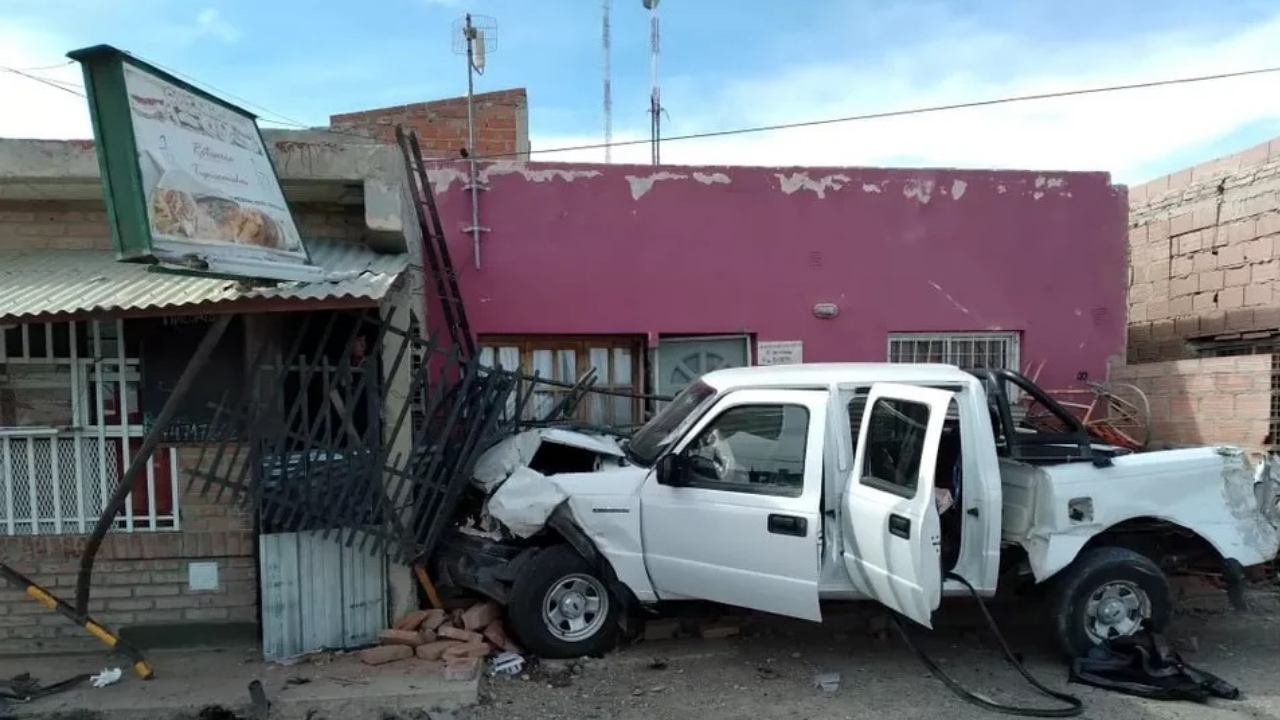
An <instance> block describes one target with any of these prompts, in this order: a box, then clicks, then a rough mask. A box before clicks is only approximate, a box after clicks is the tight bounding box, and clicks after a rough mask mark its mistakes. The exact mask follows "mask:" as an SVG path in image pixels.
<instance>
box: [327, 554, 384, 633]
mask: <svg viewBox="0 0 1280 720" xmlns="http://www.w3.org/2000/svg"><path fill="white" fill-rule="evenodd" d="M333 542H335V544H336V541H333ZM342 599H343V607H342V628H343V639H344V641H345V642H346V647H357V646H359V645H364V644H366V643H370V642H373V641H374V640H375V639H377V637H378V632H379V631H380V630H382V629H383V628H384V627H386V625H387V561H386V558H385V557H384V556H383V555H382V554H378V555H370V554H369V553H368V552H367V551H366V550H361V549H360V546H359V545H358V544H353V545H352V547H350V548H347V547H343V548H342Z"/></svg>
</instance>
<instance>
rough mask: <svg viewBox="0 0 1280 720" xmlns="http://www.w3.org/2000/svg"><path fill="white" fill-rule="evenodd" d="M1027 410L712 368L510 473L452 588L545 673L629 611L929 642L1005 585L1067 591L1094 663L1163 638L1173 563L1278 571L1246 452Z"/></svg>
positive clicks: (917, 384)
mask: <svg viewBox="0 0 1280 720" xmlns="http://www.w3.org/2000/svg"><path fill="white" fill-rule="evenodd" d="M1022 393H1030V394H1032V395H1037V394H1038V395H1039V397H1035V398H1033V399H1034V400H1036V401H1039V402H1041V404H1043V405H1045V406H1046V407H1048V408H1049V409H1050V411H1051V412H1054V411H1055V408H1054V406H1055V403H1053V401H1052V399H1051V398H1048V397H1047V396H1045V395H1044V394H1043V392H1042V391H1040V390H1039V388H1037V387H1035V386H1034V384H1033V383H1030V381H1027V380H1026V379H1025V378H1022V377H1021V376H1020V375H1017V374H1016V373H983V374H972V373H968V372H965V371H963V370H961V369H959V368H956V367H953V366H948V365H925V364H911V365H906V364H887V363H840V364H805V365H792V366H779V367H767V368H764V367H753V368H736V369H729V370H721V371H717V372H713V373H709V374H707V375H705V376H704V377H703V378H702V379H701V380H700V381H698V382H696V383H695V384H694V385H692V386H690V387H689V388H687V389H686V390H685V391H684V392H682V393H681V394H680V395H679V396H678V397H676V398H675V399H674V400H673V401H672V402H671V403H669V404H668V405H667V406H666V407H665V408H664V409H663V410H662V411H661V412H660V413H658V414H657V415H656V416H655V417H654V418H653V419H652V420H651V421H650V422H649V423H647V424H646V425H645V426H644V427H643V428H641V429H640V430H639V431H637V432H636V433H635V434H634V435H632V436H631V437H630V438H628V439H626V440H625V441H623V442H622V443H619V444H617V445H616V448H617V451H616V452H611V451H609V450H608V449H607V448H606V449H605V450H604V451H601V452H598V453H597V458H596V460H595V462H594V464H593V465H592V466H591V468H590V469H589V470H587V471H571V472H550V471H547V469H546V468H543V469H542V470H538V469H534V468H533V467H531V466H530V465H531V463H525V464H523V465H522V464H521V463H520V462H507V463H506V466H510V467H511V468H512V470H511V472H510V473H509V477H507V478H505V479H504V481H502V482H497V483H493V482H489V483H487V484H486V488H487V493H488V498H487V501H486V507H487V508H488V510H489V511H490V512H491V513H492V515H493V518H494V519H496V521H497V524H498V525H499V526H500V527H501V526H504V525H505V526H506V527H509V528H516V527H520V528H522V530H521V532H520V533H518V536H515V537H513V536H512V533H506V534H503V533H501V532H500V533H499V536H498V537H496V538H494V537H489V538H484V539H481V538H477V537H475V536H471V537H469V538H466V539H463V540H461V541H457V542H453V543H451V544H449V546H448V547H449V549H447V550H446V551H445V552H443V553H442V556H443V558H444V560H443V562H441V563H440V564H441V567H440V570H439V571H438V572H442V573H444V575H445V576H446V577H447V578H448V579H449V580H452V581H453V582H455V583H457V584H461V585H463V586H465V587H470V588H472V589H474V590H477V591H480V592H483V593H484V594H486V595H489V596H490V597H493V598H494V599H496V600H498V601H500V602H502V603H504V604H505V605H506V606H507V613H508V618H509V623H510V625H511V627H512V629H513V631H514V632H515V633H516V635H517V636H518V637H519V638H520V639H521V640H522V641H523V642H524V643H525V644H526V645H527V646H529V647H530V649H532V650H534V651H535V652H537V653H539V654H542V655H544V656H577V655H583V654H590V653H592V652H600V651H602V649H607V646H609V645H611V644H612V643H613V642H614V641H615V640H616V631H615V626H616V625H617V624H618V623H619V622H620V621H621V620H622V619H623V618H624V617H625V616H629V615H632V614H635V613H637V612H643V609H644V608H645V607H648V606H653V605H655V604H657V603H662V602H669V601H680V600H704V601H712V602H718V603H723V604H726V605H732V606H738V607H743V608H750V609H754V610H760V611H764V612H770V613H775V614H779V615H785V616H790V617H796V618H803V619H808V620H814V621H821V619H822V603H823V601H827V600H871V601H875V602H878V603H880V604H881V605H883V606H885V607H886V608H888V609H889V610H892V611H894V612H896V613H899V614H901V615H903V616H905V617H907V618H910V619H911V620H913V621H915V622H917V623H919V624H921V625H924V626H927V627H928V626H931V625H932V618H933V614H934V612H935V611H937V609H938V608H939V606H940V602H941V599H942V597H943V596H944V595H949V594H968V593H969V592H970V589H969V588H968V587H966V584H967V585H969V586H971V587H972V589H973V590H974V591H976V592H977V593H978V594H980V595H984V596H991V595H993V594H995V592H996V590H997V587H998V586H999V585H1001V583H1002V582H1008V581H1010V579H1011V578H1022V579H1023V581H1024V582H1025V583H1026V584H1028V585H1030V586H1048V585H1052V586H1053V587H1052V588H1051V590H1052V592H1051V593H1050V595H1051V596H1052V597H1053V599H1052V601H1051V604H1052V605H1053V608H1052V619H1053V620H1054V622H1055V624H1056V626H1057V627H1058V631H1059V639H1060V641H1061V643H1062V645H1063V649H1064V650H1065V651H1067V652H1068V653H1069V654H1080V653H1082V652H1084V651H1085V650H1087V648H1088V647H1089V646H1091V645H1092V644H1097V643H1099V642H1102V641H1103V640H1105V639H1107V638H1108V637H1114V636H1116V635H1120V634H1128V633H1131V632H1133V631H1134V630H1136V629H1137V627H1138V626H1139V625H1140V624H1141V622H1143V621H1150V622H1152V623H1153V624H1155V625H1157V626H1159V625H1162V624H1163V623H1164V622H1166V621H1167V619H1168V615H1169V614H1170V611H1171V603H1172V600H1171V598H1172V593H1171V592H1170V590H1169V584H1168V578H1167V576H1166V570H1167V569H1168V568H1166V567H1165V566H1164V564H1163V563H1164V561H1165V560H1167V559H1168V558H1169V557H1170V556H1174V555H1176V556H1177V557H1178V558H1181V557H1182V555H1186V556H1188V557H1190V556H1194V558H1193V559H1192V560H1190V561H1191V562H1195V563H1201V564H1203V563H1206V562H1207V563H1209V564H1211V565H1214V566H1215V567H1217V568H1219V569H1221V568H1222V567H1227V568H1241V567H1247V566H1251V565H1257V564H1260V563H1263V562H1266V561H1268V560H1270V559H1271V558H1273V557H1274V556H1275V553H1276V548H1277V535H1276V517H1275V516H1276V513H1275V500H1274V497H1275V483H1274V482H1273V481H1272V480H1271V479H1270V476H1269V475H1268V474H1267V473H1261V474H1260V476H1259V478H1255V477H1254V476H1253V474H1252V473H1251V472H1250V468H1249V466H1248V463H1247V461H1246V460H1245V457H1244V454H1243V453H1242V452H1240V451H1239V450H1237V449H1234V448H1193V449H1190V450H1180V451H1172V452H1152V453H1136V454H1134V453H1125V452H1124V451H1122V450H1119V449H1118V448H1108V447H1100V446H1096V445H1095V444H1094V443H1093V442H1092V441H1091V440H1090V438H1089V437H1088V435H1087V433H1085V432H1084V431H1083V430H1084V429H1083V427H1082V426H1081V427H1077V426H1076V425H1072V421H1073V418H1072V417H1071V416H1070V413H1067V412H1066V411H1063V410H1061V408H1056V411H1061V412H1062V414H1063V415H1064V417H1063V418H1062V423H1063V427H1064V431H1063V432H1061V433H1044V432H1039V431H1035V430H1034V429H1029V428H1027V427H1026V426H1025V424H1023V423H1020V422H1019V421H1018V420H1017V419H1016V418H1015V417H1014V412H1013V411H1012V409H1011V408H1013V405H1014V403H1013V402H1011V400H1010V398H1011V397H1012V396H1015V395H1020V394H1022ZM1018 407H1022V405H1020V404H1019V405H1018ZM1075 422H1076V424H1077V425H1078V421H1075ZM561 440H563V438H561ZM595 440H596V441H597V445H598V444H599V443H598V438H597V439H595ZM579 444H580V445H583V446H586V445H589V444H590V443H586V442H583V443H579ZM494 452H506V451H505V450H503V449H502V448H495V451H494ZM525 459H529V458H525ZM482 464H483V463H482ZM532 464H536V463H532ZM1170 493H1176V494H1177V497H1171V496H1170ZM504 494H505V495H507V496H510V497H504ZM517 494H518V495H517ZM516 499H518V500H519V502H518V503H515V502H512V500H516ZM509 508H518V511H519V513H521V517H523V518H526V519H527V517H528V516H529V514H530V513H531V512H532V515H533V517H535V519H536V518H537V517H545V522H544V523H543V524H542V525H541V526H538V524H537V523H536V522H534V523H533V524H529V523H528V522H525V521H524V520H521V523H523V524H518V523H517V522H516V520H515V519H514V518H513V517H512V516H511V513H512V511H511V510H509ZM539 508H540V510H539ZM531 529H532V530H531ZM1169 538H1176V542H1166V541H1167V540H1168V539H1169ZM1153 542H1154V545H1153V544H1152V543H1153ZM1178 553H1182V555H1178ZM955 576H958V577H960V578H963V580H964V581H963V582H961V581H960V580H957V579H955Z"/></svg>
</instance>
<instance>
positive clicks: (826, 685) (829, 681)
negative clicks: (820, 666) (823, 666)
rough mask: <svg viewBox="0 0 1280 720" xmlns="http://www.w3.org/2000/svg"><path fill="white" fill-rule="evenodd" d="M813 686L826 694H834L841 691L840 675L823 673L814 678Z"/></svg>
mask: <svg viewBox="0 0 1280 720" xmlns="http://www.w3.org/2000/svg"><path fill="white" fill-rule="evenodd" d="M813 684H814V685H815V686H817V687H818V689H820V690H822V691H823V692H825V693H833V692H835V691H837V690H839V689H840V673H838V672H822V673H818V674H817V675H815V676H813Z"/></svg>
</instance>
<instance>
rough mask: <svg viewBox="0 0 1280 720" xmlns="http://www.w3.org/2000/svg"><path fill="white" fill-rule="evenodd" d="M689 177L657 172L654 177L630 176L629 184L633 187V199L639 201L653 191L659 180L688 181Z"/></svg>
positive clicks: (628, 177) (628, 178)
mask: <svg viewBox="0 0 1280 720" xmlns="http://www.w3.org/2000/svg"><path fill="white" fill-rule="evenodd" d="M688 179H689V176H688V175H681V174H679V173H672V172H666V171H663V172H656V173H654V174H652V175H648V176H645V177H640V176H638V175H628V176H627V184H628V185H630V186H631V199H632V200H639V199H640V198H642V197H644V196H645V193H647V192H649V191H650V190H652V189H653V185H654V183H656V182H658V181H659V180H688Z"/></svg>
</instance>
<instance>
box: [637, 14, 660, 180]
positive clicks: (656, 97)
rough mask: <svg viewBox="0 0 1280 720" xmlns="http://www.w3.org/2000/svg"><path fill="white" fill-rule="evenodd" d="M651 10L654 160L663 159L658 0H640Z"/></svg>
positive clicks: (651, 115)
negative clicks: (660, 149)
mask: <svg viewBox="0 0 1280 720" xmlns="http://www.w3.org/2000/svg"><path fill="white" fill-rule="evenodd" d="M640 1H641V2H642V3H643V4H644V8H645V9H646V10H648V11H649V54H650V57H649V73H650V80H649V144H650V147H651V152H652V158H651V159H652V161H653V164H654V165H657V164H658V163H659V161H660V159H661V154H660V152H659V145H660V144H661V142H662V91H661V89H660V88H659V86H658V52H659V47H660V43H659V41H658V0H640Z"/></svg>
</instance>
